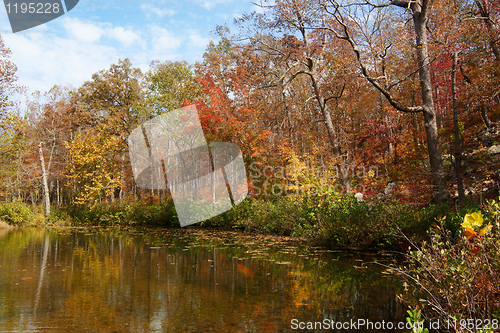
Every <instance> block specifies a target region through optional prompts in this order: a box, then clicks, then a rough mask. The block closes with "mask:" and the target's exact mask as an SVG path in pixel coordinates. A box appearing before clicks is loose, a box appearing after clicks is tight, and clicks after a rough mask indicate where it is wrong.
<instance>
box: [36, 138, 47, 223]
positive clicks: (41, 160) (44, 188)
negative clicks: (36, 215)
mask: <svg viewBox="0 0 500 333" xmlns="http://www.w3.org/2000/svg"><path fill="white" fill-rule="evenodd" d="M38 152H39V154H40V165H41V167H42V183H43V194H44V199H45V200H44V201H45V215H47V216H48V215H49V214H50V194H49V184H48V182H47V172H46V170H45V160H44V158H43V150H42V143H41V142H40V143H39V144H38Z"/></svg>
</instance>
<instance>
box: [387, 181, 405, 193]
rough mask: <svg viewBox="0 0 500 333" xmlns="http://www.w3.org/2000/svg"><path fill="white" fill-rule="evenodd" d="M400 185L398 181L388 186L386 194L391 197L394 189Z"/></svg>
mask: <svg viewBox="0 0 500 333" xmlns="http://www.w3.org/2000/svg"><path fill="white" fill-rule="evenodd" d="M398 185H401V182H399V181H396V182H391V183H389V184H387V186H386V187H385V189H384V194H385V195H390V194H391V193H392V192H393V191H394V188H395V187H396V186H398Z"/></svg>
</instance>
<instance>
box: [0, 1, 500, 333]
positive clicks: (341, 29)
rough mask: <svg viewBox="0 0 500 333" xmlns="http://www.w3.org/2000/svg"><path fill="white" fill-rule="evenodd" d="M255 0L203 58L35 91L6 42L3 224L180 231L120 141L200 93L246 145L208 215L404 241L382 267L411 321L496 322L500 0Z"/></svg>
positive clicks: (206, 116) (123, 69) (209, 124)
mask: <svg viewBox="0 0 500 333" xmlns="http://www.w3.org/2000/svg"><path fill="white" fill-rule="evenodd" d="M259 6H260V10H259V11H258V12H253V13H248V14H245V15H243V16H242V17H240V18H238V19H237V20H236V21H235V26H236V27H237V28H232V30H230V29H229V28H228V27H227V26H218V27H216V33H217V35H218V38H217V41H216V42H211V43H210V44H209V45H208V46H207V48H206V51H205V53H204V55H203V59H202V60H201V61H200V62H197V63H194V64H189V63H187V62H173V61H169V60H166V59H158V60H154V61H152V62H151V65H150V68H149V70H147V71H141V70H140V69H139V68H137V67H134V65H133V64H132V63H131V61H130V60H129V59H121V60H118V61H117V63H115V64H113V65H111V66H110V67H109V68H107V69H102V70H101V71H99V72H97V73H95V74H93V75H92V78H91V79H90V80H88V81H86V82H85V83H83V84H82V85H81V86H80V87H77V88H69V87H65V86H59V85H55V86H54V87H53V88H52V89H51V90H50V91H48V92H45V93H42V92H36V93H34V94H31V95H29V96H28V95H27V94H26V92H25V91H26V89H25V87H20V86H19V85H18V84H17V76H16V71H17V68H16V65H15V64H14V63H12V61H11V60H10V50H9V49H8V47H7V46H6V45H5V44H4V43H3V41H2V40H1V37H0V129H1V130H0V202H1V204H0V227H2V226H5V225H4V222H7V223H9V224H18V225H23V224H24V225H33V224H34V225H56V226H57V225H64V224H79V223H85V224H95V225H105V226H108V225H111V226H115V227H116V226H118V227H121V226H122V225H126V226H130V225H136V226H143V225H157V226H161V227H164V226H178V225H179V223H178V220H177V218H176V212H175V207H174V206H173V203H172V195H171V193H170V192H169V191H168V190H157V189H144V188H140V187H138V186H137V185H136V182H135V180H134V174H133V171H132V166H131V159H130V154H129V147H128V145H127V138H128V137H129V135H130V134H131V132H132V131H134V130H135V129H136V128H138V127H139V128H140V126H141V125H142V124H144V123H145V122H147V121H148V120H151V119H153V118H155V117H157V116H159V115H162V114H164V113H166V112H169V111H173V110H176V109H178V108H181V107H184V106H189V105H195V106H196V109H197V110H198V113H199V117H200V121H201V126H202V128H203V131H204V134H205V137H206V139H207V141H208V142H231V143H234V144H237V145H238V146H239V147H240V148H241V151H242V153H243V159H244V162H245V166H246V171H247V175H248V188H249V191H248V193H249V195H248V198H247V199H245V200H244V201H243V202H241V203H240V204H239V205H237V206H235V207H234V208H233V209H232V210H229V211H227V212H226V213H224V214H221V215H219V216H217V217H214V218H212V219H210V220H207V221H204V222H201V224H200V225H201V226H202V227H205V226H215V227H219V228H226V229H234V228H238V229H247V230H251V231H258V232H266V233H274V234H282V235H291V236H295V237H297V238H298V239H299V240H307V241H311V242H316V243H321V244H326V245H328V246H331V247H342V248H343V249H344V250H345V249H347V250H354V249H356V250H359V249H363V250H365V249H370V250H373V249H376V250H383V249H390V250H395V249H396V250H399V251H401V252H403V253H404V254H405V256H406V257H405V258H406V261H405V262H404V263H403V264H402V266H397V265H396V264H395V265H391V266H390V267H389V266H387V267H388V270H387V272H388V273H393V274H399V276H400V277H401V278H402V279H404V280H405V281H406V282H407V284H405V286H404V289H405V292H407V294H406V295H404V296H401V297H402V298H404V297H406V298H407V299H409V300H410V301H409V302H410V304H411V306H412V309H413V310H412V311H409V315H410V317H409V319H408V320H409V322H413V323H415V322H421V321H423V319H422V318H421V315H425V316H427V318H434V319H440V320H442V321H443V322H445V321H448V322H449V321H450V320H452V321H454V322H455V324H457V322H458V323H460V325H461V324H462V321H461V319H464V318H466V319H471V318H472V319H474V318H475V319H481V320H484V319H486V318H487V319H488V320H489V321H488V322H489V323H493V324H494V326H496V327H493V326H491V325H489V326H485V327H484V330H476V329H475V328H470V327H468V326H467V327H464V326H461V327H458V328H457V327H456V326H455V331H458V332H493V330H491V329H494V330H497V328H498V318H500V296H499V295H500V269H499V267H500V243H499V241H498V240H499V239H500V204H499V203H498V201H494V200H493V199H495V200H498V199H496V198H498V194H499V190H500V1H499V0H453V1H452V0H440V1H432V0H418V1H413V0H357V1H351V0H301V1H298V0H274V1H261V2H260V5H259ZM19 96H21V97H22V98H21V99H19ZM212 267H213V266H212ZM355 268H356V269H358V268H359V267H355ZM361 268H362V267H361ZM414 295H417V296H418V297H417V298H418V299H415V298H416V296H414ZM421 295H422V296H421ZM398 297H399V296H398ZM412 297H413V298H412ZM420 297H421V298H420ZM422 304H424V305H425V306H426V308H424V310H422V307H421V305H422ZM421 311H422V312H421ZM493 318H494V319H493ZM464 320H465V319H464ZM467 323H468V322H467ZM413 332H425V331H424V330H420V331H418V330H413Z"/></svg>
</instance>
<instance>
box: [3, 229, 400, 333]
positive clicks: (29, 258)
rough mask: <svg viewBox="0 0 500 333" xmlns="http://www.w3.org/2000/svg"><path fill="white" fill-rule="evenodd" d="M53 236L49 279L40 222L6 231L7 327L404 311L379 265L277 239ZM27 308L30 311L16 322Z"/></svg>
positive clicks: (102, 327)
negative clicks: (244, 243)
mask: <svg viewBox="0 0 500 333" xmlns="http://www.w3.org/2000/svg"><path fill="white" fill-rule="evenodd" d="M145 239H147V243H146V241H145ZM222 239H223V237H222ZM50 240H51V243H50V246H49V247H48V250H47V249H46V251H45V255H46V256H45V270H44V277H43V280H40V271H41V268H40V265H41V264H42V261H43V254H44V233H43V231H29V232H27V231H15V232H13V233H10V234H8V235H7V236H5V237H4V238H3V239H2V240H0V242H3V256H2V257H1V258H0V259H1V260H2V268H0V272H1V274H2V280H1V281H20V282H19V284H18V285H17V286H15V287H12V286H11V288H5V285H4V286H1V287H0V288H1V289H0V297H1V298H3V299H6V300H8V301H7V302H4V305H2V306H1V307H0V309H1V311H0V319H2V320H1V322H4V323H6V324H5V325H6V326H4V327H1V328H2V329H28V328H30V325H32V326H33V325H34V326H33V327H31V328H36V327H51V328H52V329H51V331H55V332H57V331H61V332H66V331H71V330H72V331H76V332H80V331H100V332H114V331H119V332H125V331H130V332H139V331H156V330H158V331H163V330H168V331H174V330H177V331H182V332H185V331H196V332H199V331H211V330H212V331H217V332H221V331H222V332H223V331H228V332H233V331H259V332H260V331H280V330H286V329H289V328H290V320H291V319H292V318H301V319H303V320H310V321H314V320H323V319H324V318H330V319H336V320H341V319H346V318H348V316H349V318H352V317H355V318H367V319H372V320H381V319H386V320H394V316H395V315H396V314H397V313H398V312H399V313H401V312H402V310H401V309H400V307H399V304H398V303H396V301H395V291H394V290H393V289H394V288H393V287H392V284H391V281H390V280H389V279H386V278H382V277H379V275H376V274H374V271H375V270H376V268H371V269H370V268H369V269H363V270H357V269H354V268H353V261H352V260H347V259H343V258H340V259H338V260H333V259H334V258H332V256H331V254H323V255H322V256H316V257H315V258H316V259H312V258H311V257H298V256H295V255H293V254H290V253H287V252H294V250H293V249H292V250H290V249H289V248H288V249H287V251H282V250H280V248H279V247H273V245H272V244H267V245H266V247H267V249H270V250H269V251H267V253H264V252H266V251H264V250H263V249H252V248H246V247H240V246H228V245H224V246H206V247H199V246H192V247H191V246H189V245H188V246H185V245H186V244H185V243H177V244H176V243H175V241H174V240H168V241H167V240H158V239H155V237H154V236H151V235H147V236H145V237H143V236H141V235H139V236H132V235H122V236H112V237H110V236H109V235H107V234H104V233H101V234H89V235H85V234H83V233H82V234H78V235H75V234H56V233H51V234H50ZM152 241H154V242H156V243H154V245H161V244H162V243H163V244H164V243H165V242H168V243H170V244H171V245H170V246H169V247H167V246H151V245H149V244H153V242H152ZM16 244H20V247H17V246H16ZM175 244H176V245H175ZM0 253H2V252H0ZM7 254H8V255H7ZM251 255H253V256H260V257H266V258H267V259H252V258H250V256H251ZM7 257H8V258H11V259H8V258H7ZM8 261H10V262H8ZM325 261H326V262H328V263H325ZM5 267H8V268H7V269H5ZM23 278H24V279H23ZM36 295H38V296H36ZM36 300H38V301H36ZM35 302H37V305H36V315H34V310H35ZM5 304H10V307H9V306H8V305H5ZM21 312H22V313H29V314H30V316H32V317H31V318H30V320H28V321H26V320H25V321H24V322H21V323H20V322H19V318H20V317H21ZM3 319H5V320H3Z"/></svg>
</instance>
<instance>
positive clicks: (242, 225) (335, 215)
mask: <svg viewBox="0 0 500 333" xmlns="http://www.w3.org/2000/svg"><path fill="white" fill-rule="evenodd" d="M478 209H479V204H478V203H476V202H474V200H472V199H471V200H469V201H468V202H467V203H465V204H463V205H462V207H461V208H458V209H457V207H456V206H453V205H452V204H441V205H433V204H430V205H426V206H417V205H411V204H401V203H398V202H396V201H384V202H381V201H362V202H358V200H357V199H356V197H355V196H354V195H345V196H315V197H309V198H303V199H294V200H292V199H290V198H286V197H278V196H276V197H270V198H269V197H268V198H265V199H256V198H247V199H245V200H244V201H243V202H242V203H240V204H239V205H237V206H236V207H234V208H233V209H232V210H230V211H227V212H225V213H224V214H221V215H219V216H216V217H214V218H211V219H209V220H206V221H203V222H201V223H198V224H196V225H195V226H193V227H213V228H218V229H222V230H234V229H241V230H247V231H251V232H256V233H260V234H273V235H283V236H292V237H297V238H301V239H304V240H305V241H307V242H310V243H314V244H321V245H326V246H329V247H334V248H352V247H356V248H362V249H366V248H381V249H388V248H389V249H401V248H403V247H406V248H407V246H406V243H407V241H406V240H405V239H404V238H402V237H401V235H402V233H403V234H405V235H407V236H409V237H410V238H412V239H414V240H416V241H418V240H419V239H422V238H424V237H425V235H426V233H427V230H428V229H429V227H430V226H431V225H432V224H433V223H435V222H436V221H437V219H439V218H442V217H445V220H444V226H445V228H446V229H447V230H449V231H450V232H451V233H452V234H454V235H458V234H459V233H460V232H461V230H460V228H461V227H460V223H461V222H462V219H463V216H465V214H467V213H470V212H472V211H477V210H478ZM0 220H2V221H4V222H6V223H8V224H9V225H16V226H39V225H48V226H65V225H72V226H82V225H99V226H157V227H168V228H174V227H179V222H178V219H177V216H176V212H175V207H174V205H173V203H172V202H166V203H165V202H163V203H155V204H146V203H137V202H126V203H121V204H118V203H117V204H100V205H96V206H94V207H92V208H86V207H82V206H68V207H59V208H54V209H52V212H51V215H50V216H48V217H44V216H43V210H42V209H41V208H40V207H38V206H35V207H31V206H28V205H26V204H24V203H21V202H13V203H7V204H3V205H0Z"/></svg>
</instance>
